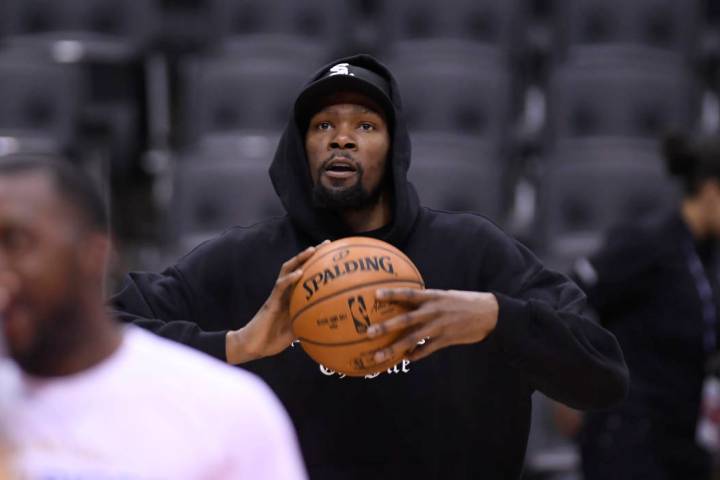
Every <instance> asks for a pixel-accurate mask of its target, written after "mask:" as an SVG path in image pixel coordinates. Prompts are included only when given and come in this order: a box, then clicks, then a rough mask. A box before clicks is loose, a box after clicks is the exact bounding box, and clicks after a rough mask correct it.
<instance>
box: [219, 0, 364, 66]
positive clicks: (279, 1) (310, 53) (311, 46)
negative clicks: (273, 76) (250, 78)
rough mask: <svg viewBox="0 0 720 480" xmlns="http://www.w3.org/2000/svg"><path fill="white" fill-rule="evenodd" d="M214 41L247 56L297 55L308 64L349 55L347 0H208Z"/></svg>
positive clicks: (349, 18) (348, 7) (349, 28)
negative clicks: (345, 0) (343, 0)
mask: <svg viewBox="0 0 720 480" xmlns="http://www.w3.org/2000/svg"><path fill="white" fill-rule="evenodd" d="M209 3H210V8H211V9H212V15H213V17H214V20H213V28H214V35H215V37H216V40H217V41H218V42H219V43H221V44H222V45H223V46H224V48H225V49H226V50H228V49H229V50H231V51H233V52H235V53H237V54H244V55H250V56H280V57H288V55H295V56H296V60H297V59H298V57H297V56H298V55H302V57H300V58H304V59H305V60H306V61H308V62H309V63H311V64H317V62H318V60H320V61H321V63H323V61H325V60H327V61H329V60H330V59H331V58H333V57H334V56H337V55H339V54H342V53H347V52H346V50H345V48H346V47H347V44H348V42H349V40H350V35H351V32H352V28H351V25H352V22H351V21H350V20H351V18H352V15H351V14H350V12H351V2H342V1H341V2H338V1H336V0H306V1H302V2H297V1H295V0H210V2H209Z"/></svg>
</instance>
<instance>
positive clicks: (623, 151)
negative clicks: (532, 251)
mask: <svg viewBox="0 0 720 480" xmlns="http://www.w3.org/2000/svg"><path fill="white" fill-rule="evenodd" d="M595 147H597V148H592V147H590V146H588V145H584V146H583V145H580V144H574V145H572V146H568V147H567V148H564V149H562V150H558V151H556V152H555V153H554V155H553V159H551V160H550V161H549V162H548V169H547V171H546V172H545V174H544V175H543V178H542V179H541V182H540V185H539V188H538V206H539V210H538V216H537V223H538V227H537V231H538V233H539V234H540V235H541V237H542V240H543V244H544V245H543V248H542V251H543V252H544V254H545V257H546V261H548V262H549V264H551V265H552V266H554V267H556V268H562V269H564V268H567V267H568V266H569V264H570V262H571V261H572V260H574V259H576V258H578V257H581V256H584V255H587V254H590V253H591V252H592V251H594V250H595V249H596V248H597V247H599V245H600V243H601V241H602V236H603V234H604V232H606V231H607V230H608V228H610V227H611V226H612V225H614V224H616V223H618V222H621V221H628V220H631V221H636V220H639V219H641V218H644V217H648V216H651V215H654V214H657V213H658V212H661V211H663V210H664V209H668V208H671V207H672V206H673V205H675V204H676V203H677V201H678V198H679V191H678V187H677V186H676V185H675V184H674V182H673V181H672V180H671V179H670V178H669V177H668V176H667V175H666V173H665V171H664V166H663V164H662V162H661V161H660V158H659V152H658V151H657V150H656V149H650V150H643V149H641V148H627V146H620V145H617V146H616V148H612V145H610V144H605V145H597V144H596V145H595ZM580 157H583V161H577V158H580ZM653 157H654V158H655V161H653Z"/></svg>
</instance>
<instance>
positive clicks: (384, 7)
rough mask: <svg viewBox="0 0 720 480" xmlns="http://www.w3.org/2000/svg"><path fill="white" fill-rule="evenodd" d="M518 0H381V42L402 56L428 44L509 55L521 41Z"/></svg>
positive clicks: (480, 54) (521, 13) (521, 16)
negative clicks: (440, 0) (439, 0)
mask: <svg viewBox="0 0 720 480" xmlns="http://www.w3.org/2000/svg"><path fill="white" fill-rule="evenodd" d="M523 6H524V3H523V2H520V1H518V0H508V1H496V0H452V1H446V2H437V1H433V0H389V1H384V2H381V3H380V8H381V13H380V15H381V20H380V22H381V23H380V25H381V27H380V28H381V33H380V37H379V40H380V42H379V43H380V46H382V47H383V48H390V50H391V51H392V52H394V54H396V55H397V56H399V57H405V56H407V55H412V54H413V52H414V51H423V52H427V51H428V47H429V48H430V49H433V50H436V51H439V50H445V51H446V52H452V51H453V50H454V49H456V48H460V49H466V48H467V49H472V50H474V52H475V56H476V57H482V58H495V59H502V58H507V57H510V56H511V55H512V54H513V52H514V50H516V49H517V48H518V46H519V45H520V43H521V40H520V39H521V37H522V33H523V32H524V28H523V24H524V18H525V9H524V8H523Z"/></svg>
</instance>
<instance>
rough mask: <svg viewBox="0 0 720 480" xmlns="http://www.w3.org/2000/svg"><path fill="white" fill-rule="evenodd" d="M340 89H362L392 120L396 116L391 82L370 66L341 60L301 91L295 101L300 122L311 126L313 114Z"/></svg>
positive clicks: (359, 91)
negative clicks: (361, 65) (366, 66)
mask: <svg viewBox="0 0 720 480" xmlns="http://www.w3.org/2000/svg"><path fill="white" fill-rule="evenodd" d="M339 92H358V93H362V94H363V95H366V96H367V97H368V98H370V99H371V100H373V101H374V102H375V103H377V104H378V105H379V106H380V108H382V110H383V113H384V114H385V116H386V118H387V119H388V121H391V120H392V119H393V117H394V106H393V103H392V100H390V82H388V81H387V80H385V79H384V78H383V77H382V76H380V75H378V74H377V73H375V72H373V71H371V70H368V69H367V68H363V67H358V66H357V65H352V64H350V63H338V64H335V65H333V66H331V67H330V68H328V69H327V70H326V71H325V72H324V73H322V74H321V75H320V77H319V78H318V79H317V80H315V81H314V82H312V83H310V84H309V85H308V86H307V87H305V89H304V90H303V91H302V92H301V93H300V96H299V97H298V99H297V100H296V101H295V118H296V120H297V121H298V123H299V125H301V126H302V127H303V128H305V127H307V123H308V122H309V121H310V117H311V116H312V115H314V114H315V113H316V112H317V111H318V110H320V108H322V106H323V101H324V100H325V99H326V98H327V97H329V96H331V95H332V94H335V93H339Z"/></svg>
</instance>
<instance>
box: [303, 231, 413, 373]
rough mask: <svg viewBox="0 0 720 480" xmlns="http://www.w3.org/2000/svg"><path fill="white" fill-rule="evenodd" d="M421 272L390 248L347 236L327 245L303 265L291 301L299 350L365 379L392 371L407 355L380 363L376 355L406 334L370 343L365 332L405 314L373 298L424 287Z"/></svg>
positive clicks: (395, 333)
mask: <svg viewBox="0 0 720 480" xmlns="http://www.w3.org/2000/svg"><path fill="white" fill-rule="evenodd" d="M424 286H425V285H424V283H423V279H422V277H421V276H420V272H418V270H417V268H416V267H415V265H413V263H412V262H411V261H410V259H409V258H407V257H406V256H405V255H404V254H403V253H402V252H401V251H400V250H398V249H397V248H395V247H393V246H392V245H390V244H388V243H385V242H382V241H380V240H375V239H373V238H366V237H348V238H343V239H342V240H337V241H335V242H332V243H329V244H327V245H324V246H323V247H321V248H319V249H318V251H317V252H315V254H314V255H313V256H312V257H310V259H309V260H308V261H307V262H306V263H305V265H304V266H303V276H302V278H301V279H300V281H299V282H298V284H297V285H296V286H295V289H294V290H293V293H292V297H291V299H290V318H291V321H292V329H293V332H294V334H295V336H296V337H297V338H298V340H300V345H302V347H303V349H304V350H305V351H306V352H307V354H308V355H310V356H311V357H312V358H313V359H314V360H315V361H316V362H318V363H320V364H322V365H324V366H325V367H327V368H330V369H332V370H335V371H337V372H341V373H344V374H346V375H351V376H364V375H368V374H371V373H375V372H379V371H382V370H385V369H387V368H390V367H392V366H393V365H395V364H396V363H398V362H399V361H401V360H402V356H403V355H404V353H405V352H398V353H397V354H396V356H395V357H393V358H390V359H388V360H386V361H384V362H382V363H375V362H374V360H373V354H374V352H375V351H377V350H379V349H382V348H384V347H386V346H388V345H390V344H392V343H393V341H395V339H396V338H398V337H399V336H400V335H401V334H402V333H403V332H394V333H390V334H387V335H383V336H380V337H376V338H372V339H371V338H368V337H367V334H366V330H367V327H368V326H369V325H372V324H376V323H380V322H383V321H385V320H388V319H390V318H392V317H395V316H396V315H399V314H401V313H403V312H405V311H407V310H408V309H407V307H405V306H403V305H401V304H397V303H392V302H381V301H377V300H376V299H375V291H376V290H377V289H378V288H424Z"/></svg>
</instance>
